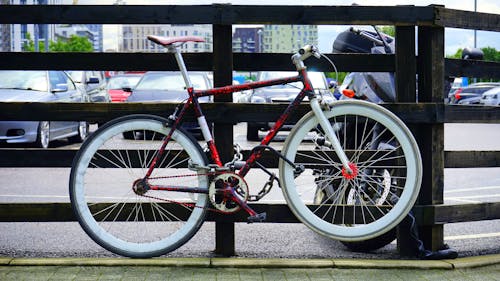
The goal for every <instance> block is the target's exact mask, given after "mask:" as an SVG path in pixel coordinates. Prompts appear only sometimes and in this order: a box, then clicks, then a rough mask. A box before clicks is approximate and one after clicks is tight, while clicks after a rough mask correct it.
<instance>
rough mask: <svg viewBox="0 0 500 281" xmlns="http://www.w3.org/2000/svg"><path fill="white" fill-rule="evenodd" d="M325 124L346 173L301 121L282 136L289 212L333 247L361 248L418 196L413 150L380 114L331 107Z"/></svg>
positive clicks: (358, 105) (402, 129)
mask: <svg viewBox="0 0 500 281" xmlns="http://www.w3.org/2000/svg"><path fill="white" fill-rule="evenodd" d="M324 114H325V116H326V117H327V118H328V119H329V121H330V123H331V125H332V127H333V129H334V131H335V133H336V136H337V138H338V139H339V140H340V143H341V146H342V149H343V150H344V151H345V153H346V154H347V157H348V160H349V166H350V168H351V169H352V170H353V173H348V172H347V171H346V169H344V168H343V166H342V164H341V163H340V160H339V159H338V157H337V155H336V153H335V151H334V149H333V147H332V145H331V144H330V143H329V142H328V140H327V138H326V137H325V135H324V133H323V131H322V129H321V128H320V126H319V125H318V121H317V118H316V117H315V116H314V115H313V114H312V113H309V114H307V115H306V116H304V117H303V118H302V119H301V120H300V121H299V122H298V123H297V124H296V126H295V127H294V129H293V130H292V131H291V132H290V135H289V137H288V138H287V140H286V142H285V144H284V147H283V150H282V153H283V154H284V155H285V157H286V159H288V160H290V161H292V162H293V163H294V164H295V165H296V166H297V167H300V168H301V169H298V170H297V169H295V168H294V167H292V166H291V165H290V164H288V163H287V162H286V161H284V160H281V159H280V166H279V167H280V179H281V181H282V186H283V194H284V196H285V199H286V200H287V202H288V204H289V206H290V209H291V210H292V211H293V213H294V214H295V215H296V216H297V218H299V220H301V221H302V222H303V223H304V224H306V225H307V226H309V227H310V228H311V229H313V230H314V231H316V232H318V233H320V234H322V235H325V236H328V237H331V238H334V239H338V240H341V241H350V242H353V241H363V240H367V239H372V238H375V237H378V236H380V235H382V234H384V233H386V232H387V231H389V230H391V229H393V228H394V227H395V226H396V225H397V224H398V223H399V222H400V221H401V220H402V219H403V218H404V216H405V215H406V214H407V213H408V212H409V211H410V209H411V208H412V206H413V204H414V202H415V200H416V198H417V196H418V192H419V189H420V182H421V174H422V172H421V171H422V168H421V167H422V164H421V159H420V153H419V150H418V146H417V144H416V142H415V140H414V138H413V136H412V135H411V133H410V131H409V130H408V129H407V128H406V126H405V125H404V123H403V122H402V121H401V120H399V119H398V118H397V117H396V116H395V115H394V114H392V113H391V112H389V111H388V110H386V109H384V108H382V107H380V106H378V105H374V104H371V103H367V102H362V101H351V100H349V101H339V102H336V103H335V104H334V105H333V108H332V110H331V111H327V112H324Z"/></svg>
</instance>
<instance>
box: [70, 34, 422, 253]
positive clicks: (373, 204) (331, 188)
mask: <svg viewBox="0 0 500 281" xmlns="http://www.w3.org/2000/svg"><path fill="white" fill-rule="evenodd" d="M148 39H149V40H151V41H152V42H154V43H157V44H160V45H162V46H164V47H166V48H167V50H168V51H169V52H171V53H173V54H174V56H175V58H176V61H177V64H178V66H179V69H180V71H181V73H182V75H183V78H184V81H185V84H186V89H187V93H188V96H189V98H188V99H187V100H186V101H185V102H183V103H181V104H179V105H178V106H177V107H176V110H175V111H174V113H173V114H171V115H170V116H169V117H168V118H164V117H159V116H153V115H130V116H124V117H120V118H117V119H115V120H112V121H110V122H108V123H106V124H105V125H104V126H102V127H100V128H99V129H98V130H97V131H96V132H94V133H93V134H92V135H91V136H90V137H89V138H88V139H87V140H86V141H85V143H84V144H83V145H82V147H81V148H80V150H79V152H78V153H77V155H76V156H75V159H74V162H73V165H72V169H71V174H70V185H69V191H70V199H71V202H72V206H73V210H74V213H75V215H76V217H77V219H78V221H79V223H80V225H81V226H82V228H83V229H84V230H85V232H86V233H87V234H88V235H89V236H90V237H91V238H92V239H93V240H94V241H95V242H97V243H98V244H99V245H101V246H102V247H104V248H105V249H107V250H109V251H111V252H114V253H117V254H120V255H123V256H128V257H153V256H159V255H163V254H166V253H168V252H171V251H173V250H175V249H177V248H178V247H180V246H181V245H183V244H184V243H186V242H187V241H188V240H189V239H190V238H191V237H192V236H193V235H194V234H195V233H196V232H197V231H198V229H199V228H200V226H201V225H202V223H203V221H204V218H205V214H206V211H207V210H210V211H215V212H219V213H227V214H229V213H234V212H237V211H240V210H243V211H244V212H246V213H248V215H249V216H248V222H262V221H265V219H266V214H265V213H261V214H258V213H257V212H255V211H254V210H253V209H252V208H251V207H250V206H249V205H248V204H247V202H249V201H258V200H260V199H261V198H262V197H264V196H265V195H266V194H267V193H268V192H269V190H270V189H271V187H272V186H273V185H274V184H277V185H278V186H279V187H281V189H282V191H283V195H284V198H285V200H286V202H287V204H288V206H289V207H290V209H291V210H292V212H293V213H294V214H295V216H296V217H297V218H298V219H299V220H300V221H301V222H303V223H304V224H306V225H307V226H308V227H309V228H311V229H312V230H314V231H316V232H317V233H319V234H322V235H325V236H327V237H330V238H333V239H339V240H342V241H362V240H366V239H369V238H373V237H376V236H378V235H381V234H383V233H384V232H385V231H388V230H390V229H391V228H393V227H394V226H396V225H397V224H398V223H399V222H400V221H401V220H402V219H403V217H404V216H405V215H406V214H407V213H408V212H409V211H410V209H411V208H412V206H413V204H414V202H415V199H416V197H417V195H418V192H419V188H420V183H421V174H422V164H421V159H420V153H419V150H418V147H417V144H416V142H415V140H414V138H413V136H412V134H411V133H410V131H409V130H408V128H407V127H406V126H405V125H404V123H403V122H402V121H401V120H399V119H398V118H397V117H396V116H395V115H394V114H392V113H391V112H390V111H388V110H386V109H384V108H383V107H381V106H379V105H375V104H371V103H368V102H363V101H356V100H352V101H336V102H333V103H330V104H328V103H326V102H324V101H322V99H321V96H318V95H317V94H315V92H314V89H313V87H312V85H311V82H310V81H309V79H308V76H307V69H306V67H305V65H304V61H305V60H306V59H307V58H309V57H311V56H314V57H316V58H321V57H322V55H321V54H320V53H319V51H318V50H317V48H316V47H314V46H311V45H307V46H305V47H304V48H302V49H300V51H299V52H297V53H296V54H294V55H293V56H292V63H293V64H294V65H295V66H296V69H297V73H298V74H297V75H296V76H293V77H286V78H278V79H273V80H269V81H260V82H250V83H246V84H241V85H232V86H226V87H219V88H213V89H208V90H195V89H193V87H192V85H191V82H190V80H189V75H188V72H187V69H186V66H185V64H184V61H183V59H182V55H181V53H180V50H179V46H180V45H182V44H184V43H185V42H189V41H194V42H202V41H203V38H199V37H175V38H166V37H157V36H148ZM323 57H326V56H323ZM326 58H327V57H326ZM327 59H328V58H327ZM332 64H333V63H332ZM294 82H299V83H302V85H303V89H302V90H301V92H300V93H299V94H298V95H297V97H296V98H295V100H293V101H292V102H290V104H289V105H288V107H287V109H286V110H285V111H284V112H283V113H282V115H281V116H280V117H279V119H278V120H277V121H276V123H275V126H274V128H272V129H271V130H270V131H269V133H268V134H267V135H266V136H265V137H264V139H263V140H262V141H261V143H260V144H259V145H257V146H256V147H255V148H254V149H253V150H252V151H251V153H250V156H249V157H248V158H247V159H246V160H243V159H242V155H241V153H240V152H239V151H238V150H236V152H235V158H234V159H233V160H232V161H230V162H228V163H222V161H221V160H220V157H219V153H218V151H217V149H216V147H215V144H214V140H213V138H212V134H211V132H210V130H209V129H208V128H209V127H208V125H207V121H206V119H205V117H204V115H203V112H202V108H201V106H200V103H199V102H198V98H199V97H203V96H213V95H224V94H230V93H233V92H240V91H244V90H249V89H254V88H258V87H266V86H272V85H278V84H288V83H294ZM303 100H307V101H308V102H309V104H310V106H311V109H312V111H311V112H309V113H308V114H306V115H304V116H303V117H302V118H301V119H300V120H299V121H298V122H297V123H296V125H295V126H294V128H293V129H292V130H291V131H290V133H289V135H288V137H287V138H286V140H285V143H284V146H283V149H282V150H281V151H280V152H279V151H276V150H275V149H273V148H272V147H270V146H269V145H268V144H269V143H270V142H271V141H272V140H273V138H274V137H275V135H276V134H277V132H278V131H279V130H280V128H281V127H282V126H283V124H285V123H286V121H287V119H288V116H289V115H290V113H291V112H292V111H293V109H294V108H296V107H297V106H298V105H299V104H300V102H301V101H303ZM191 107H192V108H193V109H194V113H195V116H196V118H197V121H198V123H199V126H200V128H201V130H202V134H203V137H204V140H205V142H206V144H207V146H206V150H204V149H203V148H202V147H201V146H200V144H199V143H198V142H197V141H196V140H195V139H194V138H193V137H192V136H191V135H189V134H188V133H187V132H186V131H185V130H184V128H182V127H181V126H180V124H181V122H182V120H183V116H184V115H185V113H186V112H187V111H188V110H189V109H190V108H191ZM127 134H128V135H133V138H132V140H124V139H123V136H124V135H127ZM264 150H269V151H270V153H272V154H273V155H275V156H276V157H278V158H279V167H278V169H279V177H277V176H276V175H275V174H274V173H272V172H271V171H269V170H267V169H266V168H265V167H264V166H262V165H260V163H259V162H258V160H259V158H260V157H261V156H262V154H263V152H264ZM209 158H210V161H209ZM252 168H259V169H262V170H264V172H266V173H267V174H268V175H269V181H268V182H267V183H266V185H265V186H264V187H263V188H262V190H261V192H259V194H257V195H250V194H249V189H248V185H247V183H246V181H245V179H244V177H245V175H247V173H248V172H249V170H250V169H252Z"/></svg>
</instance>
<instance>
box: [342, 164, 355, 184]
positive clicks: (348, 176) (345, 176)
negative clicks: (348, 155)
mask: <svg viewBox="0 0 500 281" xmlns="http://www.w3.org/2000/svg"><path fill="white" fill-rule="evenodd" d="M348 165H349V168H350V169H351V173H349V172H348V171H347V170H346V168H345V167H343V168H342V175H343V176H344V178H346V179H348V180H352V179H353V178H355V177H356V176H357V175H358V166H356V164H354V163H349V164H348Z"/></svg>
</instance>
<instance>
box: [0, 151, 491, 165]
mask: <svg viewBox="0 0 500 281" xmlns="http://www.w3.org/2000/svg"><path fill="white" fill-rule="evenodd" d="M77 150H78V149H77V148H71V149H66V148H51V149H39V148H8V147H5V148H0V167H5V168H20V167H31V168H34V167H38V168H47V167H51V168H58V167H59V168H64V167H71V164H72V161H73V158H74V157H75V155H76V153H77ZM241 153H242V154H243V156H244V159H248V155H249V154H250V150H242V151H241ZM308 153H309V152H307V151H301V154H304V155H305V154H308ZM334 157H335V156H331V158H332V159H333V158H334ZM278 160H279V159H278V157H277V156H276V155H275V154H273V153H271V152H269V151H267V150H266V151H264V153H263V154H262V157H261V158H260V159H259V163H261V164H262V165H263V166H265V167H268V168H273V167H274V168H276V167H278ZM484 167H500V151H445V168H484Z"/></svg>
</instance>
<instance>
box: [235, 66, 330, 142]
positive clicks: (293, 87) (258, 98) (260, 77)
mask: <svg viewBox="0 0 500 281" xmlns="http://www.w3.org/2000/svg"><path fill="white" fill-rule="evenodd" d="M294 75H297V72H294V71H262V72H259V73H258V74H257V81H264V80H269V79H276V78H282V77H291V76H294ZM308 76H309V79H311V83H312V84H313V87H314V89H315V91H316V92H318V93H321V94H322V95H323V99H325V101H327V102H333V101H334V100H335V97H334V96H333V94H332V93H331V92H330V86H329V84H328V82H327V80H326V77H325V74H324V73H323V72H314V71H309V72H308ZM301 89H302V85H301V83H300V82H296V83H292V84H286V85H276V86H272V87H265V88H259V89H255V90H253V91H247V92H244V93H243V94H241V95H240V97H239V100H238V102H243V103H290V101H292V100H293V99H295V97H296V96H297V95H298V93H299V92H300V90H301ZM273 125H274V123H267V122H262V123H254V122H249V123H247V140H250V141H257V140H259V130H263V131H266V130H269V129H270V128H272V126H273ZM292 126H293V124H286V125H285V126H284V129H289V128H291V127H292Z"/></svg>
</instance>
